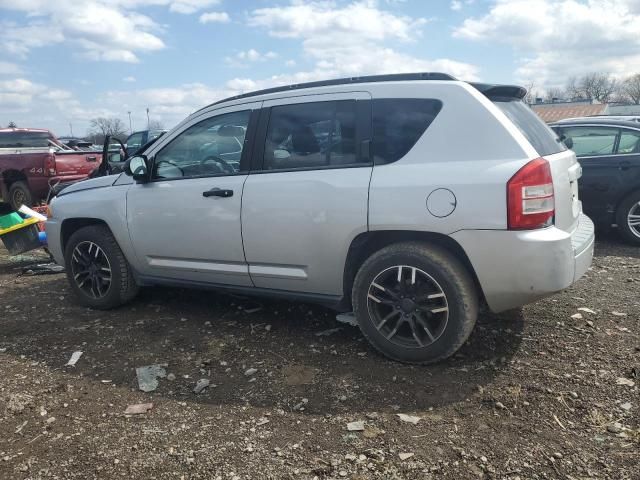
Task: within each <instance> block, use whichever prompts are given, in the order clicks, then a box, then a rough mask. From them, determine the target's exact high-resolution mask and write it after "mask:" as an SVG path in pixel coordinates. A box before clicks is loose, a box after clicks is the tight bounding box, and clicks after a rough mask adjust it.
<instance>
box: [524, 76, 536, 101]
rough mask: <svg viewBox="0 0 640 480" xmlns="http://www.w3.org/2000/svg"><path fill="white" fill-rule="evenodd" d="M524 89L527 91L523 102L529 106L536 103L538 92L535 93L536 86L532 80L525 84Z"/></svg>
mask: <svg viewBox="0 0 640 480" xmlns="http://www.w3.org/2000/svg"><path fill="white" fill-rule="evenodd" d="M524 88H525V89H526V90H527V94H526V95H525V96H524V101H525V102H526V103H528V104H529V105H533V104H534V103H536V98H537V97H538V92H537V91H536V84H535V82H534V81H533V80H529V81H527V82H525V85H524Z"/></svg>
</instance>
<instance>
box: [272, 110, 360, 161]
mask: <svg viewBox="0 0 640 480" xmlns="http://www.w3.org/2000/svg"><path fill="white" fill-rule="evenodd" d="M357 162H358V159H357V155H356V102H355V100H345V101H335V102H313V103H298V104H293V105H283V106H277V107H272V108H271V115H270V117H269V126H268V128H267V139H266V143H265V151H264V169H265V170H281V169H297V168H322V167H332V166H341V165H353V164H355V163H357Z"/></svg>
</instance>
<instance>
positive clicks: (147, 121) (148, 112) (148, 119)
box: [147, 107, 149, 130]
mask: <svg viewBox="0 0 640 480" xmlns="http://www.w3.org/2000/svg"><path fill="white" fill-rule="evenodd" d="M147 130H149V107H147Z"/></svg>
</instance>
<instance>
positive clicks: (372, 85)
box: [47, 73, 594, 363]
mask: <svg viewBox="0 0 640 480" xmlns="http://www.w3.org/2000/svg"><path fill="white" fill-rule="evenodd" d="M524 94H525V90H524V89H522V88H520V87H513V86H502V85H485V84H471V83H467V82H462V81H458V80H456V79H455V78H453V77H450V76H448V75H445V74H438V73H421V74H401V75H385V76H376V77H360V78H351V79H342V80H332V81H327V82H314V83H310V84H302V85H294V86H291V87H284V88H274V89H270V90H266V91H261V92H255V93H250V94H245V95H240V96H237V97H233V98H229V99H227V100H224V101H221V102H217V103H215V104H213V105H209V106H208V107H205V108H203V109H201V110H199V111H197V112H195V113H194V114H192V115H191V116H189V117H188V118H187V119H185V120H184V121H183V122H182V123H181V124H180V125H178V126H177V127H175V128H174V129H173V130H171V131H170V132H169V133H167V134H165V135H164V136H163V137H162V138H160V139H159V140H158V141H157V142H156V143H154V144H153V145H151V146H150V147H148V148H147V149H146V150H145V151H142V152H138V155H137V156H134V157H132V158H130V159H129V160H128V161H127V165H126V169H125V171H126V174H121V175H118V176H108V177H103V178H97V179H93V180H89V181H85V182H82V183H79V184H76V185H73V186H70V187H68V188H67V189H65V190H63V192H62V193H61V194H60V196H59V197H58V198H56V199H55V200H54V201H53V203H52V204H51V209H52V217H51V218H50V219H49V221H48V222H47V234H48V239H49V248H50V250H51V252H52V253H53V255H54V256H55V258H56V260H57V261H58V262H59V263H60V264H63V265H66V269H67V275H68V278H69V281H70V284H71V287H72V289H73V291H74V292H75V293H76V295H77V298H78V300H79V301H80V303H82V304H83V305H86V306H90V307H94V308H112V307H116V306H118V305H120V304H122V303H124V302H127V301H129V300H131V299H132V298H133V297H134V296H135V295H136V292H137V291H138V287H139V286H141V285H174V286H187V287H196V288H212V289H225V290H231V291H237V292H242V293H245V294H255V295H266V296H271V297H286V298H292V299H299V300H305V301H314V302H320V303H324V304H327V305H331V306H333V307H335V308H336V309H339V310H342V311H351V310H353V311H354V312H355V315H356V317H357V320H358V322H359V325H360V328H361V330H362V332H363V334H364V335H365V336H366V337H367V339H368V340H369V341H370V342H371V344H372V345H373V346H374V347H375V348H377V349H378V350H379V351H381V352H382V353H383V354H385V355H387V356H388V357H390V358H393V359H396V360H400V361H403V362H413V363H428V362H433V361H437V360H440V359H443V358H446V357H448V356H449V355H451V354H453V353H454V352H455V351H456V350H457V349H458V348H460V346H461V345H462V344H463V343H464V342H465V340H466V339H467V338H468V336H469V334H470V333H471V331H472V329H473V326H474V323H475V321H476V317H477V314H478V309H479V307H480V306H481V305H483V304H486V305H487V306H488V307H489V309H490V310H492V311H494V312H500V311H503V310H507V309H511V308H514V307H519V306H521V305H524V304H526V303H529V302H533V301H535V300H537V299H539V298H541V297H544V296H546V295H549V294H551V293H553V292H556V291H558V290H562V289H564V288H566V287H568V286H570V285H571V284H572V283H574V282H575V281H576V280H578V279H579V278H580V276H582V274H583V273H584V272H585V271H586V270H587V268H588V267H589V265H590V264H591V259H592V255H593V243H594V231H593V224H592V222H591V221H590V220H589V218H587V217H586V216H585V215H583V214H582V209H581V203H580V201H579V200H578V195H577V192H578V187H577V182H578V178H579V177H580V173H581V170H580V165H579V164H578V163H577V162H576V157H575V155H574V153H573V152H572V151H571V150H568V149H566V147H565V146H564V144H563V143H562V142H560V141H559V139H558V138H557V136H556V135H555V134H554V133H553V132H552V131H551V130H550V129H549V128H548V127H547V126H546V125H545V124H544V123H542V121H541V120H540V119H539V118H538V117H537V116H536V115H535V113H533V112H532V111H531V110H530V109H529V107H528V106H527V105H525V104H524V103H523V102H522V101H521V99H522V97H523V96H524ZM230 139H240V140H241V143H242V151H241V152H240V156H239V158H238V161H234V162H230V161H228V160H225V159H224V158H223V156H222V155H218V154H216V153H212V152H216V151H217V150H216V148H218V145H217V144H216V142H220V143H225V144H228V143H229V140H230Z"/></svg>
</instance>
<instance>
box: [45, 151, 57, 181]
mask: <svg viewBox="0 0 640 480" xmlns="http://www.w3.org/2000/svg"><path fill="white" fill-rule="evenodd" d="M56 173H57V172H56V156H55V155H54V154H53V153H49V154H48V155H47V157H46V158H45V159H44V174H45V175H46V176H47V177H53V176H55V175H56Z"/></svg>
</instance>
